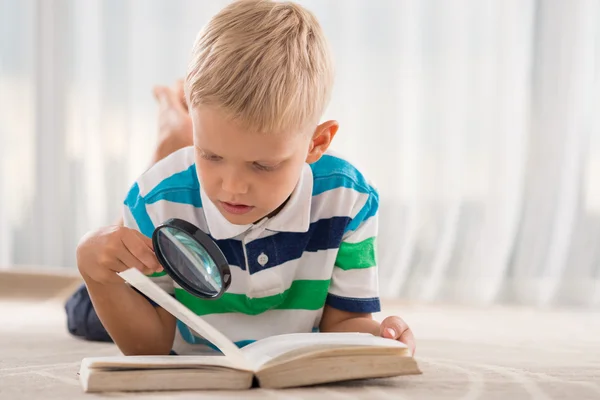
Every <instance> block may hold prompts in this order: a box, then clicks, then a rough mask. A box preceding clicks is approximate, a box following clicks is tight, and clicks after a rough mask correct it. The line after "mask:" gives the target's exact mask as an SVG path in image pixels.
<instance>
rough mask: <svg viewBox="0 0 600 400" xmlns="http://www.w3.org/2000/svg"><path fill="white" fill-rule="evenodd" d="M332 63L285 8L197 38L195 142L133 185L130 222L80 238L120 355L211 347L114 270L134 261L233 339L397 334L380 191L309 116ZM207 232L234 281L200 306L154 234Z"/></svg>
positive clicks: (189, 80)
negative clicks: (387, 306) (175, 227)
mask: <svg viewBox="0 0 600 400" xmlns="http://www.w3.org/2000/svg"><path fill="white" fill-rule="evenodd" d="M332 84H333V67H332V62H331V60H330V55H329V50H328V48H327V44H326V41H325V38H324V37H323V33H322V31H321V28H320V26H319V24H318V22H317V20H316V19H315V18H314V16H313V15H312V14H311V13H309V12H308V11H306V10H305V9H303V8H302V7H300V6H298V5H296V4H293V3H276V2H272V1H266V0H263V1H261V0H247V1H238V2H234V3H232V4H230V5H229V6H227V7H226V8H224V9H223V10H222V11H221V12H219V13H218V14H217V15H216V16H214V17H213V18H212V20H211V21H210V22H209V24H208V25H207V26H206V27H205V29H204V30H203V31H202V32H201V34H200V35H199V36H198V38H197V40H196V43H195V44H194V48H193V52H192V60H191V63H190V65H189V68H188V74H187V77H186V80H185V95H186V102H187V104H188V105H189V113H190V115H191V121H192V125H193V146H190V147H184V148H182V149H180V150H177V151H175V152H174V153H172V154H170V155H169V156H167V157H165V158H164V159H162V160H160V161H158V162H157V163H156V164H155V165H153V166H152V167H151V168H150V169H149V170H148V171H146V172H145V173H144V174H142V176H141V177H140V178H139V179H138V180H137V181H136V182H135V184H134V185H133V186H132V187H131V189H130V191H129V193H128V195H127V197H126V199H125V202H124V203H125V207H124V225H125V226H124V227H116V228H111V229H108V230H104V231H102V232H100V233H96V234H94V235H88V236H86V237H85V238H84V240H83V241H82V243H80V245H79V246H78V251H77V253H78V254H77V255H78V257H77V259H78V267H79V270H80V272H81V275H82V276H83V278H84V280H85V283H86V286H87V289H88V291H89V295H90V298H91V300H92V303H93V306H94V309H95V310H96V312H97V314H98V316H99V318H100V320H101V321H102V324H103V325H104V327H105V328H106V330H107V331H108V333H109V334H110V336H111V338H112V339H113V340H114V341H115V343H116V344H117V345H118V347H119V348H120V350H121V351H122V352H123V353H124V354H168V353H169V352H172V351H174V352H175V353H176V354H190V353H194V352H198V351H205V350H206V348H207V345H208V343H206V341H204V340H203V339H202V338H200V337H198V335H197V334H196V333H195V332H193V331H191V330H190V329H189V328H188V327H187V326H185V325H183V324H181V323H180V322H178V321H176V320H175V318H174V317H173V316H172V315H170V314H169V313H168V312H166V311H165V310H163V309H162V308H161V307H159V306H157V305H156V304H153V303H152V302H151V301H148V299H146V298H145V297H144V296H143V295H141V294H140V293H139V292H137V291H135V290H134V289H132V288H131V287H129V286H128V285H126V284H125V283H124V282H123V281H122V279H121V278H120V277H119V276H118V275H117V274H116V273H117V272H120V271H123V270H125V269H127V268H137V269H139V270H141V271H142V272H144V273H146V274H148V275H149V276H150V277H151V279H153V280H155V282H156V283H157V284H159V285H160V286H161V287H162V288H164V290H166V291H168V292H169V293H171V294H173V295H174V296H175V297H176V298H177V299H178V300H179V301H181V302H182V303H183V304H184V305H186V306H187V307H189V308H190V309H191V310H193V311H194V312H196V313H197V314H199V315H201V316H202V317H203V318H205V319H206V320H207V321H208V322H209V323H211V324H213V325H214V326H215V327H216V328H217V329H219V330H220V331H221V332H223V333H224V334H225V335H227V336H228V337H230V339H232V340H234V341H235V342H236V343H237V344H238V345H240V346H243V345H245V344H247V343H249V342H252V341H254V340H257V339H261V338H263V337H267V336H270V335H275V334H282V333H291V332H310V331H312V330H315V329H318V330H320V331H324V332H329V331H359V332H368V333H372V334H375V335H381V336H384V337H389V338H393V339H398V340H402V341H404V342H405V343H407V344H408V345H409V347H411V349H412V350H414V340H413V337H412V333H411V332H410V329H408V327H407V326H406V324H405V323H404V322H403V321H402V320H401V319H400V318H398V317H389V318H387V319H385V320H384V321H383V322H382V323H381V325H380V324H379V323H378V322H377V321H375V320H373V319H372V317H371V314H372V313H373V312H377V311H379V310H380V305H379V298H378V284H377V270H376V259H375V258H376V257H375V236H376V232H377V210H378V194H377V192H376V190H375V189H374V188H373V187H372V186H371V185H370V184H369V183H368V181H367V180H366V179H365V178H364V176H363V175H362V174H361V173H360V172H359V171H358V170H356V169H355V168H354V167H353V166H352V165H351V164H349V163H348V162H346V161H344V160H343V159H341V158H339V157H334V156H332V155H330V154H325V153H326V151H327V149H328V147H329V145H330V143H331V140H332V139H333V137H334V136H335V134H336V132H337V130H338V124H337V122H336V121H326V122H322V123H319V120H320V118H321V116H322V114H323V112H324V110H325V108H326V106H327V103H328V101H329V97H330V93H331V88H332ZM173 217H177V218H181V219H185V220H187V221H189V222H191V223H192V224H194V225H196V226H198V227H199V228H200V229H202V230H203V231H204V232H206V233H208V234H209V235H210V236H211V237H212V238H213V239H215V240H216V241H217V244H218V245H219V247H220V248H221V249H222V250H223V252H224V253H225V255H226V257H227V259H228V262H229V263H230V265H231V272H232V283H231V287H230V288H229V290H228V293H226V294H225V295H224V296H223V297H221V298H220V299H218V300H202V299H198V298H196V297H193V296H191V295H189V294H188V293H186V292H185V291H184V290H182V289H181V288H179V287H178V286H177V285H175V284H174V282H173V281H172V280H171V279H170V278H169V277H168V275H166V274H165V273H164V272H163V271H162V269H161V267H160V265H159V263H158V261H157V260H156V257H155V255H154V253H153V250H152V243H151V241H150V239H149V237H150V236H151V235H152V231H153V229H154V227H155V226H157V225H158V224H160V223H162V222H163V221H165V220H167V219H169V218H173Z"/></svg>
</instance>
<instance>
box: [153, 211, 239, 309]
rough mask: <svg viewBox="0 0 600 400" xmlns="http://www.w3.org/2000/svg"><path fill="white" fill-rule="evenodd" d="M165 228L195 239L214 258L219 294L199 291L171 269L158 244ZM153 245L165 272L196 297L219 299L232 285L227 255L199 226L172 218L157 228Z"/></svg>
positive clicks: (175, 270)
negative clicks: (219, 286) (219, 281)
mask: <svg viewBox="0 0 600 400" xmlns="http://www.w3.org/2000/svg"><path fill="white" fill-rule="evenodd" d="M163 228H174V229H177V230H179V231H182V232H183V233H185V234H186V235H188V236H189V237H190V238H192V239H194V240H195V241H196V242H197V243H198V244H200V245H201V246H202V247H203V248H204V249H205V250H206V252H207V253H208V255H209V257H211V258H212V260H213V261H214V263H215V265H216V266H217V268H218V270H219V274H220V276H221V283H222V286H221V289H220V290H219V292H218V293H216V294H215V295H214V296H210V295H208V294H206V293H204V292H202V291H200V290H198V288H197V286H196V285H195V284H194V283H193V282H190V280H189V279H187V278H186V277H185V276H183V275H182V274H181V273H180V272H179V271H177V269H175V268H171V266H170V265H169V263H168V262H167V260H166V258H165V257H164V255H163V253H162V251H161V249H160V246H159V244H158V233H159V232H160V231H161V229H163ZM152 245H153V246H154V251H155V253H156V257H157V258H158V261H159V262H160V264H161V265H162V267H163V268H164V270H165V272H166V273H167V274H168V275H169V276H170V277H171V278H172V279H173V280H174V281H175V282H177V283H178V284H179V286H181V287H182V288H183V289H185V290H186V291H187V292H189V293H191V294H193V295H194V296H196V297H200V298H203V299H217V298H219V297H221V296H222V295H223V293H225V291H226V290H227V289H228V288H229V285H230V284H231V270H230V269H229V263H228V262H227V259H226V258H225V255H224V254H223V252H222V251H221V249H220V248H219V246H217V244H216V243H215V242H214V241H213V240H212V239H211V238H210V236H208V235H207V234H206V233H204V232H202V231H201V230H200V228H198V227H197V226H195V225H193V224H191V223H189V222H187V221H184V220H182V219H178V218H171V219H169V220H167V221H165V222H164V223H163V224H161V225H160V226H158V227H156V229H155V230H154V233H153V234H152Z"/></svg>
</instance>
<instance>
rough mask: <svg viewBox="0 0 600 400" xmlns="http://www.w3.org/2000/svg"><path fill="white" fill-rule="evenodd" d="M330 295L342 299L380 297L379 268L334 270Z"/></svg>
mask: <svg viewBox="0 0 600 400" xmlns="http://www.w3.org/2000/svg"><path fill="white" fill-rule="evenodd" d="M329 293H331V294H334V295H336V296H341V297H353V298H370V297H379V281H378V275H377V268H376V267H371V268H360V269H349V270H347V271H344V270H342V269H340V268H335V269H334V270H333V278H332V281H331V286H330V287H329Z"/></svg>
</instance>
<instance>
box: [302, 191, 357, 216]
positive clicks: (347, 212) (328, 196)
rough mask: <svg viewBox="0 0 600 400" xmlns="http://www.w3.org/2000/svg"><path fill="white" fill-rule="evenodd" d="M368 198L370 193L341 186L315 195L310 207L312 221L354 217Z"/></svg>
mask: <svg viewBox="0 0 600 400" xmlns="http://www.w3.org/2000/svg"><path fill="white" fill-rule="evenodd" d="M368 199H369V194H368V193H361V192H358V191H356V190H354V189H348V188H344V187H341V188H337V189H332V190H328V191H326V192H323V193H321V194H318V195H316V196H313V198H312V203H311V208H310V222H311V223H312V222H316V221H318V220H320V219H328V218H332V217H350V218H354V217H355V216H356V214H358V213H359V211H360V210H361V209H362V207H363V206H364V205H365V203H366V202H367V200H368Z"/></svg>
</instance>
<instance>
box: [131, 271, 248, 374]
mask: <svg viewBox="0 0 600 400" xmlns="http://www.w3.org/2000/svg"><path fill="white" fill-rule="evenodd" d="M119 275H120V276H121V277H122V278H123V279H125V281H127V282H128V283H129V284H130V285H131V286H134V287H135V288H136V289H138V290H139V291H140V292H142V293H144V294H145V295H146V296H148V297H149V298H151V299H152V300H154V301H155V302H156V303H157V304H159V305H160V306H161V307H162V308H164V309H165V310H167V311H168V312H169V313H171V314H172V315H173V316H175V318H177V319H179V320H180V321H181V322H183V323H184V324H186V325H187V326H189V327H190V328H192V329H193V330H195V331H196V332H198V333H199V334H200V335H202V336H203V337H204V338H205V339H206V340H208V341H210V342H211V343H212V344H214V345H215V346H216V347H217V348H218V349H219V350H221V352H223V354H224V355H225V356H227V357H229V358H230V360H231V362H232V363H234V364H235V365H236V366H237V367H238V368H240V369H251V368H252V366H251V365H250V364H249V362H248V359H247V358H246V357H245V356H244V353H243V352H242V351H241V350H240V349H239V348H238V347H237V346H236V345H235V344H234V343H233V342H232V341H231V340H229V338H228V337H227V336H225V335H223V334H222V333H221V332H219V331H218V330H217V329H215V328H214V327H213V326H212V325H210V324H209V323H208V322H206V321H204V320H203V319H202V318H200V317H199V316H198V315H196V314H195V313H194V312H192V311H191V310H190V309H189V308H187V307H186V306H184V305H183V304H181V303H180V302H179V301H178V300H177V299H175V298H174V297H173V296H171V295H170V294H168V293H167V292H165V291H164V290H163V289H161V288H160V286H158V285H157V284H156V283H154V282H152V280H151V279H150V278H148V277H147V276H146V275H144V274H142V273H141V272H140V271H139V270H137V269H135V268H130V269H128V270H126V271H123V272H119Z"/></svg>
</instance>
